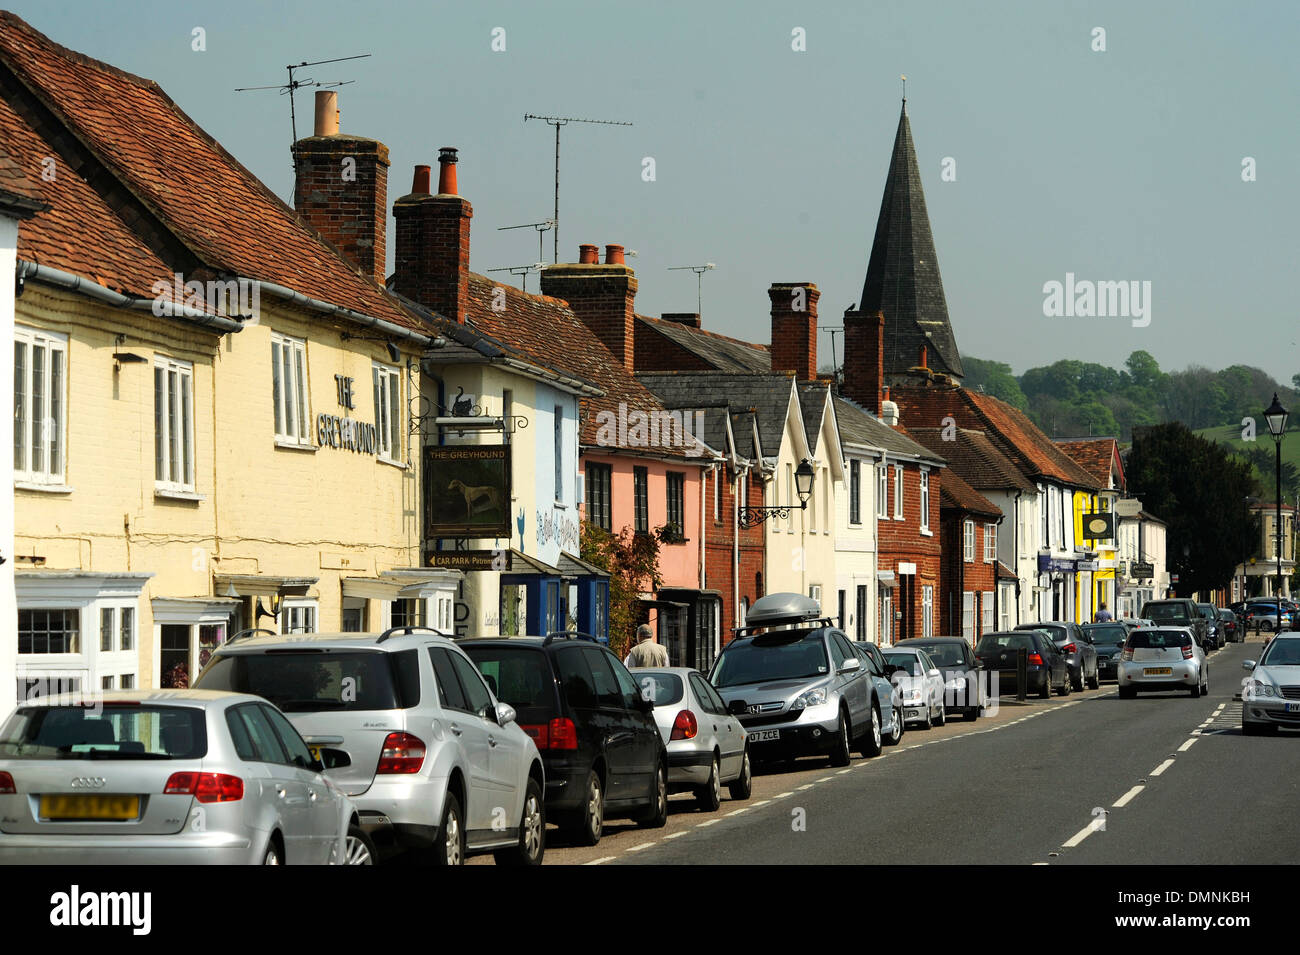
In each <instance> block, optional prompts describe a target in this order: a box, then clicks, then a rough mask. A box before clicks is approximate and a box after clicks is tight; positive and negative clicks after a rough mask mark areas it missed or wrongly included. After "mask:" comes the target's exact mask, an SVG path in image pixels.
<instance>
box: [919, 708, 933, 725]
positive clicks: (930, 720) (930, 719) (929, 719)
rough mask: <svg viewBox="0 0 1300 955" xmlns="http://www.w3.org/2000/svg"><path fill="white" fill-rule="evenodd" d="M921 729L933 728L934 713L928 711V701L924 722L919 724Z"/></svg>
mask: <svg viewBox="0 0 1300 955" xmlns="http://www.w3.org/2000/svg"><path fill="white" fill-rule="evenodd" d="M921 729H923V730H932V729H934V713H932V712H931V711H930V705H929V704H928V703H927V704H926V707H925V722H924V723H922V724H921Z"/></svg>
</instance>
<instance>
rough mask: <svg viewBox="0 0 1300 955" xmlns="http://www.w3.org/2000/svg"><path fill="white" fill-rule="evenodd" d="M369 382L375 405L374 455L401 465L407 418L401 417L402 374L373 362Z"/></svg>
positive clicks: (396, 369) (397, 369)
mask: <svg viewBox="0 0 1300 955" xmlns="http://www.w3.org/2000/svg"><path fill="white" fill-rule="evenodd" d="M370 380H371V385H372V387H373V394H374V401H375V453H376V455H378V457H379V460H381V461H387V462H388V463H389V464H398V465H400V464H401V463H402V432H403V431H405V430H406V427H405V425H406V416H405V415H404V414H403V413H402V408H403V405H402V370H401V369H400V368H397V367H394V366H393V365H384V364H381V363H380V362H375V363H374V364H372V365H371V366H370Z"/></svg>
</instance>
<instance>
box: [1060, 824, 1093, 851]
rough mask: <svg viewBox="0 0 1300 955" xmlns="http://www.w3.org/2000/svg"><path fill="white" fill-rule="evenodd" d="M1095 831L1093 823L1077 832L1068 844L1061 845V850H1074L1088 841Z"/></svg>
mask: <svg viewBox="0 0 1300 955" xmlns="http://www.w3.org/2000/svg"><path fill="white" fill-rule="evenodd" d="M1094 831H1095V830H1094V829H1093V828H1092V823H1089V824H1088V825H1086V826H1084V827H1083V828H1082V829H1080V830H1079V831H1078V832H1076V833H1075V834H1074V835H1072V836H1071V837H1070V839H1069V841H1068V842H1063V843H1061V848H1062V849H1073V848H1074V847H1075V846H1077V845H1078V844H1079V843H1081V842H1082V841H1083V840H1084V839H1087V838H1088V837H1089V836H1090V835H1092V834H1093V832H1094Z"/></svg>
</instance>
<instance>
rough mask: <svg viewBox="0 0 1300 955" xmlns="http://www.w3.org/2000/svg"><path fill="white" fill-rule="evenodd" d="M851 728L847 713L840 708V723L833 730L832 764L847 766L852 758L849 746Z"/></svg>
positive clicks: (851, 733)
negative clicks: (837, 727)
mask: <svg viewBox="0 0 1300 955" xmlns="http://www.w3.org/2000/svg"><path fill="white" fill-rule="evenodd" d="M852 735H853V730H852V727H851V726H850V725H849V714H847V713H845V712H844V711H843V710H840V725H839V729H837V730H836V731H835V737H836V739H835V748H834V749H833V750H831V765H832V766H847V765H848V764H849V761H850V760H852V759H853V750H852V749H851V748H850V747H849V740H850V739H851V738H852Z"/></svg>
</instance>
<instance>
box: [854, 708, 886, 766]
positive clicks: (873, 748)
mask: <svg viewBox="0 0 1300 955" xmlns="http://www.w3.org/2000/svg"><path fill="white" fill-rule="evenodd" d="M882 748H883V747H882V740H881V737H880V706H879V705H878V704H876V703H872V704H871V732H870V733H867V734H865V735H864V736H863V737H862V745H861V746H860V747H859V748H858V752H859V753H861V754H862V755H863V756H865V757H868V758H870V757H872V756H879V755H880V751H881V749H882Z"/></svg>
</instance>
